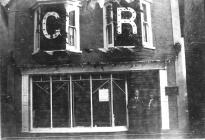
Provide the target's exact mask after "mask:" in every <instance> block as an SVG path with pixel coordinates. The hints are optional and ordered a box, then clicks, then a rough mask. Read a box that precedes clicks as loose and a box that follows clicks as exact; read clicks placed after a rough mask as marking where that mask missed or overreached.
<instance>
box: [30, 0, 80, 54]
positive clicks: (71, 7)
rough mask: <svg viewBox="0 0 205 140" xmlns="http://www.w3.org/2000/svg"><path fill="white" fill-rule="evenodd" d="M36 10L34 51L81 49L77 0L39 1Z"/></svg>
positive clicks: (76, 50)
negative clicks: (64, 0)
mask: <svg viewBox="0 0 205 140" xmlns="http://www.w3.org/2000/svg"><path fill="white" fill-rule="evenodd" d="M34 10H35V12H34V53H36V52H38V51H39V50H41V51H62V50H68V51H72V52H79V51H80V35H79V34H80V31H79V29H80V28H79V4H78V2H77V1H75V2H73V1H66V2H62V1H61V2H60V1H56V2H55V3H54V2H53V1H51V0H48V1H38V2H37V4H36V5H35V6H34Z"/></svg>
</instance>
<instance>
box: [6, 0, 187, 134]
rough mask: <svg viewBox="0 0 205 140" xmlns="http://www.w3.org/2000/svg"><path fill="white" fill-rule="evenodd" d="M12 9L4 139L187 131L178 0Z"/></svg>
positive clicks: (67, 0)
mask: <svg viewBox="0 0 205 140" xmlns="http://www.w3.org/2000/svg"><path fill="white" fill-rule="evenodd" d="M7 7H8V9H7V13H8V15H7V16H8V39H9V41H8V46H9V48H12V49H11V52H12V53H10V55H9V60H8V61H9V62H8V63H7V64H8V65H7V73H6V78H4V79H3V82H4V83H6V90H5V92H4V93H5V95H6V97H7V98H6V99H7V100H5V103H3V104H2V106H3V107H2V112H6V113H5V114H4V115H3V118H2V122H3V125H2V126H3V128H2V132H4V133H3V134H2V135H3V136H4V137H24V136H30V137H35V136H53V135H58V136H59V135H61V134H62V135H70V134H74V135H75V134H76V133H91V134H94V133H99V132H102V133H103V132H105V133H111V132H120V133H121V132H125V133H127V132H131V133H151V132H159V133H160V132H164V131H169V130H183V131H185V130H186V129H187V124H188V122H187V120H188V108H187V93H186V69H185V54H184V42H183V38H182V37H181V31H180V20H179V6H178V0H155V1H152V0H130V1H128V0H105V1H97V0H82V1H78V0H13V1H11V2H9V3H8V5H7ZM5 47H6V46H5ZM4 74H5V73H3V75H4ZM136 89H138V90H139V93H140V98H141V99H142V101H143V105H142V112H141V114H140V115H139V113H138V115H137V116H136V114H135V109H133V108H135V105H134V104H131V101H132V99H134V92H135V90H136ZM153 100H156V105H155V106H154V105H153V111H152V113H150V112H151V111H150V108H151V107H150V106H151V104H152V102H153ZM6 120H7V121H6ZM7 130H12V134H11V133H10V132H9V131H7Z"/></svg>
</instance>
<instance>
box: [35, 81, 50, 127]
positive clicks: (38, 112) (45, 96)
mask: <svg viewBox="0 0 205 140" xmlns="http://www.w3.org/2000/svg"><path fill="white" fill-rule="evenodd" d="M32 113H33V127H34V128H39V127H44V128H47V127H51V125H50V124H51V119H50V84H49V82H33V112H32Z"/></svg>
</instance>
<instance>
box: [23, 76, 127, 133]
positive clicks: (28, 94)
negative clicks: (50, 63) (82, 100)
mask: <svg viewBox="0 0 205 140" xmlns="http://www.w3.org/2000/svg"><path fill="white" fill-rule="evenodd" d="M101 74H103V73H99V75H100V79H101ZM113 74H114V73H113ZM113 74H112V73H109V77H108V79H110V80H111V83H112V82H114V78H113ZM37 75H41V74H34V75H33V74H31V75H30V74H29V75H25V76H24V77H25V78H24V77H22V89H23V90H22V99H23V100H22V128H23V129H22V132H29V133H55V132H56V133H67V132H68V133H71V132H72V133H80V132H118V131H127V130H128V125H129V122H128V109H127V108H126V114H125V115H126V120H125V121H126V125H122V126H118V125H115V124H114V113H113V108H112V109H111V110H112V116H110V117H111V118H112V126H106V127H105V126H104V127H103V126H102V127H95V126H94V125H93V122H92V121H93V116H92V117H91V120H92V121H91V126H90V127H73V123H74V122H72V120H73V119H72V117H73V115H72V114H73V113H74V112H73V106H71V107H70V109H71V110H70V113H71V114H70V115H71V116H70V117H71V120H70V121H71V126H70V127H56V128H55V127H52V125H51V127H48V128H47V127H46V128H34V127H33V120H34V118H33V90H32V89H33V80H32V79H33V76H37ZM43 75H48V76H49V83H50V84H51V82H53V80H52V79H51V77H52V76H53V75H55V74H51V73H49V74H43ZM58 75H62V74H61V73H60V74H58ZM63 75H64V73H63ZM66 75H68V76H69V80H68V81H69V82H70V84H69V91H70V93H69V95H68V96H70V105H72V104H73V100H72V98H73V96H74V95H73V94H74V93H72V92H73V91H72V84H73V80H74V81H75V79H73V74H69V73H68V74H66ZM74 75H76V74H74ZM77 75H79V76H80V75H81V74H77ZM88 75H89V79H88V80H89V81H90V88H91V89H92V88H93V87H92V83H93V80H96V78H94V79H93V77H92V74H89V73H88ZM123 75H124V74H123ZM124 76H125V79H124V86H125V89H124V92H125V101H126V106H127V104H128V89H127V78H126V75H124ZM80 79H81V76H80ZM100 79H99V80H100ZM103 79H107V78H102V80H103ZM97 80H98V79H97ZM111 83H110V84H111ZM50 86H51V88H52V84H51V85H50ZM111 86H112V84H111ZM92 92H93V91H92V90H90V93H92ZM110 94H111V96H112V98H111V100H112V101H110V102H111V103H112V106H113V104H114V100H113V94H114V93H113V91H112V90H111V93H110ZM51 95H52V91H50V97H51ZM51 98H52V97H51ZM90 99H91V100H92V94H91V95H90ZM24 102H26V103H27V106H26V108H25V104H24ZM50 102H51V103H52V101H50ZM92 102H93V101H91V104H92ZM68 104H69V102H68ZM51 108H52V106H51ZM25 109H26V112H27V113H25ZM92 109H93V108H92V106H91V110H92ZM51 114H52V112H51ZM50 117H52V115H51V116H50ZM23 120H27V122H24V121H23ZM51 121H52V119H51ZM50 123H51V124H52V122H50ZM23 124H24V127H23ZM25 125H27V127H26V126H25Z"/></svg>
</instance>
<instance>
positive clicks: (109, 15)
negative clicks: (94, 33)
mask: <svg viewBox="0 0 205 140" xmlns="http://www.w3.org/2000/svg"><path fill="white" fill-rule="evenodd" d="M103 11H104V12H103V14H104V29H105V31H104V39H105V40H104V44H105V46H108V47H112V46H114V24H113V7H112V4H106V5H105V7H104V9H103Z"/></svg>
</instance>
